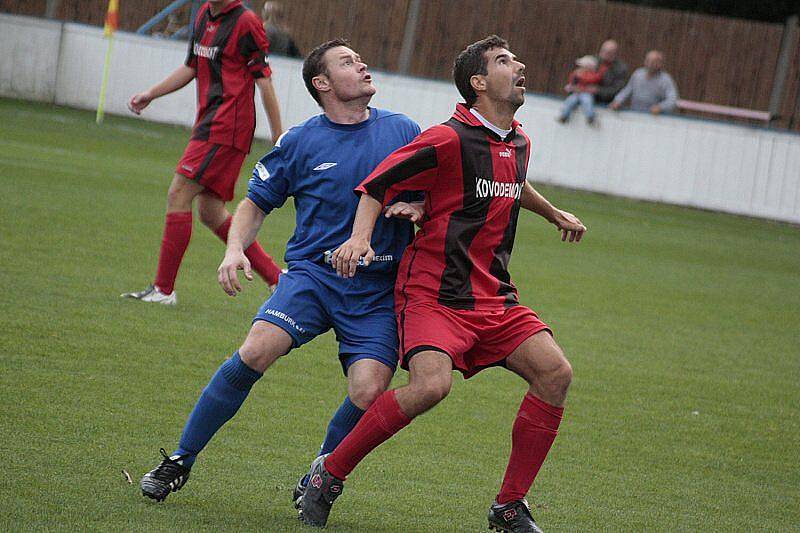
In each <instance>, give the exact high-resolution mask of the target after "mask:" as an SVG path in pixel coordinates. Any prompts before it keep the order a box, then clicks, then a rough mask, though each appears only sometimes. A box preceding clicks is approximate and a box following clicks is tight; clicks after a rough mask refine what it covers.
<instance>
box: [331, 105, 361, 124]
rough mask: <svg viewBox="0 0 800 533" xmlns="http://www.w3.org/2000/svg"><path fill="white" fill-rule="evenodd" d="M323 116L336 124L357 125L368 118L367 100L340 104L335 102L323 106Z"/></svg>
mask: <svg viewBox="0 0 800 533" xmlns="http://www.w3.org/2000/svg"><path fill="white" fill-rule="evenodd" d="M325 116H326V117H328V119H329V120H330V121H331V122H335V123H336V124H358V123H360V122H364V121H365V120H367V119H368V118H369V99H367V100H363V99H361V100H352V101H350V102H342V101H341V100H336V101H332V102H328V103H327V104H326V105H325Z"/></svg>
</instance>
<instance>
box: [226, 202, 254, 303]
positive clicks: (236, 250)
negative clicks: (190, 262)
mask: <svg viewBox="0 0 800 533" xmlns="http://www.w3.org/2000/svg"><path fill="white" fill-rule="evenodd" d="M264 217H265V215H264V212H263V211H261V209H259V208H258V206H257V205H256V204H254V203H253V202H252V201H251V200H250V199H248V198H245V199H244V200H242V201H241V202H240V203H239V207H237V208H236V214H234V215H233V221H232V222H231V229H230V231H229V232H228V245H227V248H226V249H225V257H224V258H223V259H222V263H221V264H220V265H219V268H218V269H217V281H218V282H219V284H220V286H221V287H222V290H224V291H225V292H226V293H227V294H228V295H229V296H236V293H237V292H242V284H241V283H240V282H239V275H238V271H239V270H242V271H244V277H245V278H247V281H253V271H252V269H251V268H250V261H249V260H248V259H247V256H246V255H245V253H244V251H245V250H246V249H247V247H248V246H250V245H251V244H253V241H255V240H256V235H258V230H259V228H261V224H263V222H264Z"/></svg>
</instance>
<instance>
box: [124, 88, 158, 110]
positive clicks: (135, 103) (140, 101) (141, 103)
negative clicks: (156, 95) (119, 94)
mask: <svg viewBox="0 0 800 533" xmlns="http://www.w3.org/2000/svg"><path fill="white" fill-rule="evenodd" d="M152 101H153V97H152V96H150V93H148V92H146V91H145V92H143V93H138V94H134V95H133V96H131V99H130V100H129V101H128V109H130V110H131V112H132V113H135V114H137V115H141V113H142V110H143V109H144V108H145V107H147V106H148V105H150V102H152Z"/></svg>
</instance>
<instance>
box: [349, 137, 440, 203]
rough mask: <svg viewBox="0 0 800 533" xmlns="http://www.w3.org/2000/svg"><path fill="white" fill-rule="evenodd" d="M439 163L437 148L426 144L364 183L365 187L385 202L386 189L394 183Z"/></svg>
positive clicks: (368, 191)
mask: <svg viewBox="0 0 800 533" xmlns="http://www.w3.org/2000/svg"><path fill="white" fill-rule="evenodd" d="M438 164H439V163H438V160H437V158H436V148H434V147H433V146H426V147H424V148H420V149H419V150H417V151H416V152H414V153H413V154H412V155H411V157H408V158H406V159H404V160H403V161H401V162H400V163H398V164H396V165H394V166H393V167H392V168H390V169H388V170H387V171H386V172H383V173H381V174H378V175H377V176H375V177H374V178H373V179H371V180H370V181H369V182H368V183H367V184H365V185H364V188H365V189H366V190H367V193H369V195H370V196H372V197H373V198H375V199H376V200H378V201H379V202H383V200H384V197H385V196H386V191H387V190H389V189H390V188H391V187H392V185H395V184H396V183H400V182H401V181H405V180H407V179H408V178H411V177H413V176H416V175H417V174H421V173H422V172H425V171H426V170H430V169H432V168H436V166H437V165H438Z"/></svg>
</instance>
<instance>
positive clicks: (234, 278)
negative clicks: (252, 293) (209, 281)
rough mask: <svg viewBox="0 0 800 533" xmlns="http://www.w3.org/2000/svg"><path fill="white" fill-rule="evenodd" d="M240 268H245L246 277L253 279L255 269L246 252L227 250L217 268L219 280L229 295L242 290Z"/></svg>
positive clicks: (234, 294) (248, 279) (249, 279)
mask: <svg viewBox="0 0 800 533" xmlns="http://www.w3.org/2000/svg"><path fill="white" fill-rule="evenodd" d="M239 270H244V277H245V278H247V281H253V270H252V269H251V268H250V261H249V260H248V259H247V257H246V256H245V255H244V252H243V251H242V250H230V249H228V250H226V251H225V257H224V258H223V259H222V263H221V264H220V265H219V268H218V269H217V281H218V282H219V284H220V286H221V287H222V290H223V291H225V292H226V293H227V294H228V296H236V293H237V292H242V284H241V283H239V274H238V271H239Z"/></svg>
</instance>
